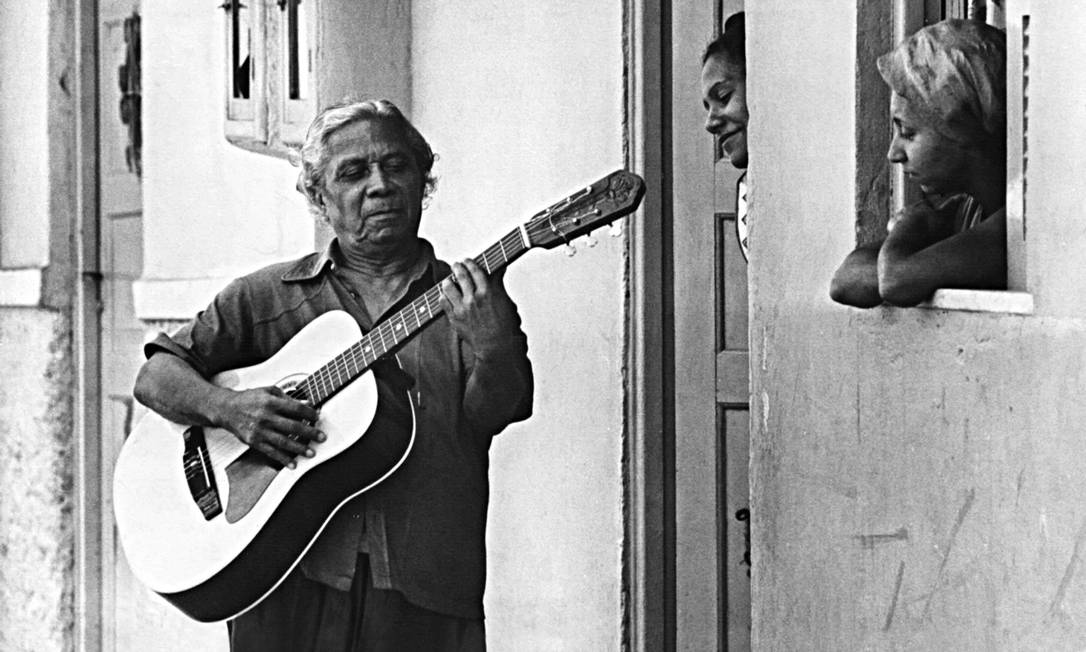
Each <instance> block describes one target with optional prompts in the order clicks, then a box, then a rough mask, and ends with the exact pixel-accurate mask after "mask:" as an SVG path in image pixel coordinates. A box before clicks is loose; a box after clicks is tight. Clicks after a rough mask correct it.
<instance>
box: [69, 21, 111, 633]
mask: <svg viewBox="0 0 1086 652" xmlns="http://www.w3.org/2000/svg"><path fill="white" fill-rule="evenodd" d="M71 7H72V8H71V11H72V14H71V20H72V23H71V24H72V31H73V37H74V39H73V41H74V48H73V50H74V51H73V57H74V62H73V64H74V65H73V70H74V76H73V77H74V80H73V81H74V84H72V86H73V89H72V92H73V94H74V97H75V109H76V110H75V116H74V118H75V127H74V129H75V143H74V145H75V156H74V160H75V170H74V172H75V186H74V187H75V195H76V213H75V220H76V222H77V223H76V224H75V225H73V226H74V229H73V235H74V238H75V247H74V252H75V258H76V260H75V261H74V263H75V277H76V283H75V301H74V302H73V303H72V313H73V314H72V324H73V338H72V339H73V342H74V352H73V353H74V356H75V367H76V373H75V384H76V388H75V389H76V391H75V396H74V400H75V402H76V405H75V409H74V410H73V413H74V416H75V422H74V424H73V464H72V473H73V478H72V480H73V482H72V487H73V500H74V505H73V511H72V514H73V519H74V523H73V526H74V534H75V550H74V555H75V560H74V568H73V572H74V574H75V576H74V581H73V585H74V596H73V598H74V614H73V615H74V620H75V622H74V625H75V634H74V643H75V649H76V650H81V651H82V650H86V651H89V652H97V651H99V650H102V649H103V648H102V645H103V640H102V633H103V627H102V622H103V591H102V587H103V582H104V579H105V572H106V571H107V570H108V569H106V568H105V566H104V564H103V549H102V543H103V541H104V536H103V535H104V533H103V531H102V527H103V519H102V495H103V492H104V491H106V490H107V488H106V487H104V486H103V478H104V477H105V474H104V473H103V471H104V467H103V463H104V460H103V459H102V448H101V439H102V438H101V427H100V423H101V421H100V418H101V412H100V396H101V376H100V372H101V322H100V320H99V315H100V293H99V290H100V280H101V274H100V271H99V267H98V249H99V247H98V225H99V222H98V3H97V1H96V0H75V1H74V2H73V3H72V6H71Z"/></svg>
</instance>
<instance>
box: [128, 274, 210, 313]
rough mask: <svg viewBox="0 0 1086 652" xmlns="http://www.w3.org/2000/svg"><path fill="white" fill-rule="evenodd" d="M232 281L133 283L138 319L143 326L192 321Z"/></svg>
mask: <svg viewBox="0 0 1086 652" xmlns="http://www.w3.org/2000/svg"><path fill="white" fill-rule="evenodd" d="M230 280H231V279H230V278H199V279H141V280H138V281H135V282H134V283H132V299H133V302H134V307H135V312H136V317H137V318H138V319H139V320H140V321H143V322H158V321H178V320H182V321H188V320H190V319H192V318H193V317H194V316H195V315H196V313H197V312H199V311H201V310H203V309H204V308H206V307H207V304H208V303H209V302H210V301H211V299H212V298H214V296H215V294H216V293H218V292H219V290H221V289H222V288H223V287H225V286H226V284H227V283H229V282H230Z"/></svg>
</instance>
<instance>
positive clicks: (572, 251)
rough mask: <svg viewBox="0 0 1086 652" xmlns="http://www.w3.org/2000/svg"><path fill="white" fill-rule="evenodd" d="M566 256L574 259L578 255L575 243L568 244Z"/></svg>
mask: <svg viewBox="0 0 1086 652" xmlns="http://www.w3.org/2000/svg"><path fill="white" fill-rule="evenodd" d="M566 255H567V256H569V257H570V258H573V257H574V256H576V255H577V248H576V247H574V246H573V243H570V242H567V243H566Z"/></svg>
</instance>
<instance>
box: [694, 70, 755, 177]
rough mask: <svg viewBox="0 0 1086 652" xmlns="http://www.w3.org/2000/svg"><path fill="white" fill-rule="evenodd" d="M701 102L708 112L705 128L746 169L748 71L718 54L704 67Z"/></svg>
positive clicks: (735, 162)
mask: <svg viewBox="0 0 1086 652" xmlns="http://www.w3.org/2000/svg"><path fill="white" fill-rule="evenodd" d="M701 97H702V105H703V106H704V107H705V111H706V112H707V115H706V118H705V129H706V131H708V132H709V133H711V134H713V135H714V136H716V137H717V138H719V139H720V143H721V146H722V147H723V148H724V153H726V154H727V155H728V158H729V159H730V160H731V163H732V165H734V166H735V167H737V168H746V167H747V162H748V157H747V122H748V121H749V119H750V116H749V114H748V112H747V75H746V70H745V69H744V68H743V67H742V66H739V65H736V64H735V63H734V62H732V61H730V60H729V58H728V57H727V56H726V55H724V54H715V55H713V56H711V57H709V58H708V59H706V61H705V65H703V66H702V68H701Z"/></svg>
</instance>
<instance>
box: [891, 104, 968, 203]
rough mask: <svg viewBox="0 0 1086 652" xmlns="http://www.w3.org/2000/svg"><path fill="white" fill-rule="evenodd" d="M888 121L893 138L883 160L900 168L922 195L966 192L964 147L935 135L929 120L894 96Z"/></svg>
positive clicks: (944, 137)
mask: <svg viewBox="0 0 1086 652" xmlns="http://www.w3.org/2000/svg"><path fill="white" fill-rule="evenodd" d="M890 117H891V118H892V119H893V121H894V134H893V138H892V140H891V141H890V150H889V151H888V152H886V158H887V159H889V160H890V162H891V163H898V164H900V165H901V167H902V168H903V169H904V171H905V175H906V176H908V177H909V178H911V179H913V180H914V181H916V182H917V183H918V184H920V188H921V189H922V190H923V191H924V193H925V194H932V193H934V194H940V195H948V194H954V193H957V192H963V191H965V189H966V185H967V173H968V170H969V150H968V149H967V148H966V147H965V146H963V145H962V144H961V143H959V142H957V141H954V140H951V139H950V138H948V137H947V136H945V135H943V134H942V133H940V132H939V131H937V130H936V129H935V127H934V125H933V124H932V123H931V120H930V119H924V118H922V117H921V116H920V115H919V114H918V112H917V111H915V110H914V109H913V107H911V106H910V105H909V100H907V99H906V98H904V97H902V96H900V95H898V94H897V93H894V94H893V96H892V97H891V98H890Z"/></svg>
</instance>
